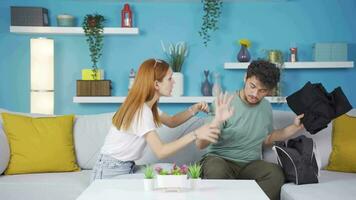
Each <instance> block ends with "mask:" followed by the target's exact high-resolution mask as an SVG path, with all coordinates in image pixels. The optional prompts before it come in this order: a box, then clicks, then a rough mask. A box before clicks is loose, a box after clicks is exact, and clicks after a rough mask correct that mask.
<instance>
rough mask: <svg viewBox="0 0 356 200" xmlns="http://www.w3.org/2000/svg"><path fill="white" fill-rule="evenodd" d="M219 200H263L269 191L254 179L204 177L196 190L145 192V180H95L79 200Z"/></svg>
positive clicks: (266, 199) (265, 199)
mask: <svg viewBox="0 0 356 200" xmlns="http://www.w3.org/2000/svg"><path fill="white" fill-rule="evenodd" d="M118 199H128V200H144V199H152V200H175V199H177V200H178V199H179V200H199V199H203V200H210V199H211V200H216V199H225V200H227V199H249V200H250V199H263V200H268V197H267V196H266V194H265V193H264V192H263V191H262V189H261V188H260V187H259V186H258V184H257V183H256V182H255V181H254V180H201V183H200V184H199V186H198V188H197V189H194V190H190V189H185V190H182V191H180V192H166V191H163V190H159V189H157V190H153V191H148V192H146V191H144V188H143V179H107V180H95V181H94V182H93V183H92V184H91V185H90V186H89V187H88V188H87V189H86V190H85V191H84V192H83V193H82V194H81V195H80V196H79V197H78V198H77V200H118Z"/></svg>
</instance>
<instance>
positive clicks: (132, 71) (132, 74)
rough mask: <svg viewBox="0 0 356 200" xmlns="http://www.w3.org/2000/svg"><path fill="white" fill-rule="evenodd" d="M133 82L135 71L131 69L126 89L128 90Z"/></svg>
mask: <svg viewBox="0 0 356 200" xmlns="http://www.w3.org/2000/svg"><path fill="white" fill-rule="evenodd" d="M134 81H135V70H134V69H131V70H130V75H129V88H128V89H129V90H130V89H131V88H132V85H133V83H134Z"/></svg>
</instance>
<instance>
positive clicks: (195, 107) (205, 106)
mask: <svg viewBox="0 0 356 200" xmlns="http://www.w3.org/2000/svg"><path fill="white" fill-rule="evenodd" d="M190 109H191V110H192V114H193V115H195V114H196V113H197V112H199V111H202V112H205V113H208V112H209V106H208V104H207V103H206V102H204V101H201V102H199V103H196V104H194V105H192V106H191V107H190Z"/></svg>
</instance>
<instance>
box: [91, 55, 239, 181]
mask: <svg viewBox="0 0 356 200" xmlns="http://www.w3.org/2000/svg"><path fill="white" fill-rule="evenodd" d="M172 74H173V72H172V70H171V69H170V68H169V65H168V64H167V63H166V62H164V61H162V60H157V59H149V60H146V61H145V62H143V63H142V64H141V66H140V68H139V70H138V73H137V76H136V78H135V82H134V84H133V86H132V88H131V90H130V92H129V94H128V96H127V98H126V100H125V102H124V103H123V104H122V106H121V107H120V109H119V110H118V111H117V112H116V113H115V115H114V117H113V120H112V124H113V126H112V127H111V128H110V130H109V133H108V135H107V136H106V138H105V142H104V146H103V147H102V149H101V154H100V155H99V159H98V161H97V163H96V164H95V167H94V170H93V177H92V179H105V178H112V177H115V176H117V175H122V174H128V173H133V169H134V165H135V163H134V160H137V159H139V158H140V157H141V156H142V153H143V150H144V148H145V146H146V143H148V145H149V146H150V148H151V149H152V151H153V152H154V154H155V155H156V156H157V157H158V158H159V159H162V158H166V157H168V156H170V155H172V154H174V153H175V152H177V151H178V150H180V149H182V148H183V147H185V146H186V145H188V144H190V143H191V142H194V141H195V140H197V139H198V140H207V141H209V142H212V143H215V142H217V139H218V134H219V133H220V131H219V129H218V128H217V127H218V126H219V125H220V124H221V123H222V122H223V121H224V120H226V119H228V118H229V117H230V116H231V115H232V113H233V110H231V109H229V104H230V101H231V99H232V97H228V96H227V95H225V96H221V97H219V98H218V99H217V101H216V102H217V103H216V116H215V119H214V121H213V122H212V123H211V124H207V125H204V126H202V127H200V128H198V129H197V130H195V131H192V132H191V133H188V134H186V135H185V136H183V137H181V138H179V139H177V140H175V141H173V142H170V143H167V144H164V143H163V142H162V141H161V140H160V138H159V136H158V134H157V132H156V129H157V127H159V126H160V125H161V124H164V125H166V126H168V127H176V126H178V125H180V124H182V123H184V122H185V121H187V120H188V119H189V118H191V117H192V116H194V115H195V113H197V112H198V111H205V112H207V111H208V106H207V104H206V103H198V104H195V105H193V106H192V107H190V108H189V109H188V110H186V111H183V112H181V113H178V114H176V115H174V116H172V117H171V116H168V115H167V114H165V113H163V112H162V111H160V110H159V109H158V107H157V103H158V100H159V98H160V97H161V96H170V93H171V91H172V87H173V84H174V80H173V79H172Z"/></svg>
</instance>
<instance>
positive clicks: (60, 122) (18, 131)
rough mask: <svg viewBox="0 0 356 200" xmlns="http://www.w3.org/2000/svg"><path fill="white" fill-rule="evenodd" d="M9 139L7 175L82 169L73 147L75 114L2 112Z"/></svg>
mask: <svg viewBox="0 0 356 200" xmlns="http://www.w3.org/2000/svg"><path fill="white" fill-rule="evenodd" d="M2 118H3V120H4V130H5V133H6V135H7V138H8V140H9V144H10V145H9V146H10V152H11V156H10V162H9V165H8V168H7V169H6V171H5V174H22V173H36V172H58V171H74V170H79V168H78V166H77V164H76V159H75V156H74V147H73V134H72V131H73V116H60V117H39V118H32V117H27V116H23V115H16V114H9V113H2Z"/></svg>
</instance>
